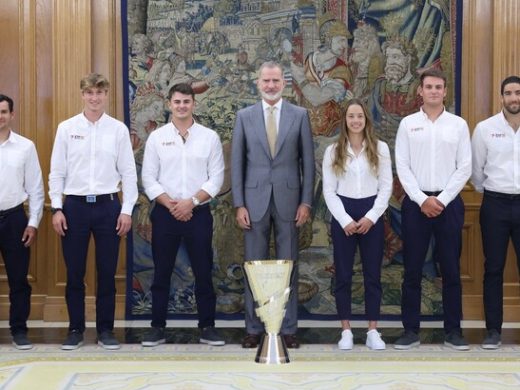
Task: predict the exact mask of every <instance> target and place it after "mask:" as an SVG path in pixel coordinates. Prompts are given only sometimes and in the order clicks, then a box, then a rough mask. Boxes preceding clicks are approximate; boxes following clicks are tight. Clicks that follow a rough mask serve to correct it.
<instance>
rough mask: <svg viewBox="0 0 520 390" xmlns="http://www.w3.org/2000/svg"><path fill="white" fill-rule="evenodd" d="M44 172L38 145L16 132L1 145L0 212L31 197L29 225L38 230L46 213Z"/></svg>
mask: <svg viewBox="0 0 520 390" xmlns="http://www.w3.org/2000/svg"><path fill="white" fill-rule="evenodd" d="M43 191H44V190H43V181H42V171H41V168H40V162H39V161H38V154H37V153H36V147H35V146H34V143H33V142H32V141H31V140H29V139H27V138H25V137H22V136H21V135H18V134H16V133H15V132H13V131H12V130H11V131H10V133H9V138H7V140H6V141H5V142H4V143H2V144H1V145H0V211H3V210H8V209H11V208H13V207H16V206H18V205H19V204H21V203H23V202H25V201H26V200H27V198H29V223H28V226H32V227H35V228H38V225H39V224H40V220H41V219H42V213H43V201H44V198H45V195H44V192H43Z"/></svg>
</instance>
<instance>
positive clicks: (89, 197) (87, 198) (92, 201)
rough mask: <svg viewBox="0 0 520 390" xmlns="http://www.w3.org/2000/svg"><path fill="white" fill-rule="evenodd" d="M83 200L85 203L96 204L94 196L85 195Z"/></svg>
mask: <svg viewBox="0 0 520 390" xmlns="http://www.w3.org/2000/svg"><path fill="white" fill-rule="evenodd" d="M85 200H86V202H87V203H96V195H87V196H85Z"/></svg>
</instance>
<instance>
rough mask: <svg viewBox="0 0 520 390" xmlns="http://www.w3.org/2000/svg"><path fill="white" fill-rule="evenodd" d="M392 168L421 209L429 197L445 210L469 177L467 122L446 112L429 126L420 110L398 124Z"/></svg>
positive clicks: (469, 150) (424, 114) (428, 121)
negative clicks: (437, 194)
mask: <svg viewBox="0 0 520 390" xmlns="http://www.w3.org/2000/svg"><path fill="white" fill-rule="evenodd" d="M395 165H396V168H397V175H398V176H399V180H400V181H401V184H402V185H403V188H404V190H405V191H406V193H407V194H408V196H409V197H410V199H411V200H412V201H414V202H415V203H417V204H418V205H419V206H421V205H422V204H423V203H424V201H425V200H426V199H427V198H428V196H427V195H426V194H425V193H424V192H423V191H427V192H437V191H440V192H441V193H440V194H439V196H437V199H438V200H439V201H440V202H441V203H442V204H443V205H444V206H447V205H448V204H449V203H450V202H451V201H452V200H453V199H455V197H456V196H457V195H458V194H459V192H460V191H461V190H462V188H463V187H464V185H465V184H466V182H467V181H468V179H469V177H470V175H471V142H470V139H469V129H468V125H467V123H466V121H465V120H464V119H462V118H461V117H459V116H457V115H453V114H451V113H449V112H447V111H446V110H444V112H443V113H442V114H441V115H440V116H439V117H438V118H437V119H436V120H435V121H434V122H432V121H431V120H430V119H429V118H428V116H427V115H426V113H425V112H424V111H423V110H422V108H421V110H420V111H418V112H416V113H415V114H411V115H408V116H406V117H404V118H403V119H402V120H401V123H400V124H399V129H398V130H397V137H396V140H395Z"/></svg>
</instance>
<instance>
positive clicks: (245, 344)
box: [242, 334, 260, 348]
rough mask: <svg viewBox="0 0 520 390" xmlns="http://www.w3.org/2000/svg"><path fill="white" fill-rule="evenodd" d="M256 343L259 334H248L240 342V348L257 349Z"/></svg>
mask: <svg viewBox="0 0 520 390" xmlns="http://www.w3.org/2000/svg"><path fill="white" fill-rule="evenodd" d="M258 343H260V335H259V334H248V335H247V336H246V337H244V339H243V340H242V348H256V347H258Z"/></svg>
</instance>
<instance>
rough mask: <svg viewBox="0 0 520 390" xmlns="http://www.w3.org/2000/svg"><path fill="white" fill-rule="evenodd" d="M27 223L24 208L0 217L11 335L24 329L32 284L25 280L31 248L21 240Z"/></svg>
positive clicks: (0, 239) (1, 250)
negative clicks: (7, 285)
mask: <svg viewBox="0 0 520 390" xmlns="http://www.w3.org/2000/svg"><path fill="white" fill-rule="evenodd" d="M26 227H27V216H26V215H25V212H24V210H23V208H20V209H19V210H16V211H14V212H12V213H11V214H8V215H5V216H2V217H0V253H2V257H3V258H4V264H5V270H6V272H7V282H8V284H9V303H10V306H9V327H10V328H11V334H13V335H14V334H16V333H26V332H27V318H28V317H29V312H30V310H31V286H30V284H29V282H27V273H28V272H29V258H30V252H29V248H26V247H25V246H24V245H23V242H22V236H23V232H24V230H25V228H26Z"/></svg>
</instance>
